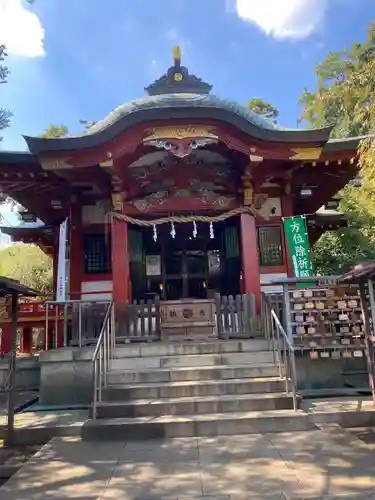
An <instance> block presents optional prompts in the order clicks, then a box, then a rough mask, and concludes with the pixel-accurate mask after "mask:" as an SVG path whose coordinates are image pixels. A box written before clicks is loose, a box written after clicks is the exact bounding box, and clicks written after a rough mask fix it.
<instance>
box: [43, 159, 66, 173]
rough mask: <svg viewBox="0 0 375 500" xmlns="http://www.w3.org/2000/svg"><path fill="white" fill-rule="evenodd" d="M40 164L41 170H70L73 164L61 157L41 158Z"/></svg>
mask: <svg viewBox="0 0 375 500" xmlns="http://www.w3.org/2000/svg"><path fill="white" fill-rule="evenodd" d="M40 164H41V166H42V168H43V170H70V169H72V168H73V165H71V164H70V163H67V162H66V159H62V158H41V159H40Z"/></svg>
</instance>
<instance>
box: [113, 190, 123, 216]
mask: <svg viewBox="0 0 375 500" xmlns="http://www.w3.org/2000/svg"><path fill="white" fill-rule="evenodd" d="M112 205H113V210H115V211H117V212H122V208H123V201H122V194H121V193H112Z"/></svg>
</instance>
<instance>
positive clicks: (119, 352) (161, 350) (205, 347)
mask: <svg viewBox="0 0 375 500" xmlns="http://www.w3.org/2000/svg"><path fill="white" fill-rule="evenodd" d="M267 350H268V344H267V341H266V340H265V339H259V338H258V339H246V340H214V341H211V342H168V343H163V342H155V343H148V344H128V345H124V346H121V347H119V346H116V348H115V349H114V353H113V356H114V357H115V358H145V357H165V356H189V355H193V354H195V355H197V354H224V353H230V352H257V351H267Z"/></svg>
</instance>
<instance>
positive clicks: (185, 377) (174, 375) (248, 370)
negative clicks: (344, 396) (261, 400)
mask: <svg viewBox="0 0 375 500" xmlns="http://www.w3.org/2000/svg"><path fill="white" fill-rule="evenodd" d="M277 376H278V368H277V366H275V365H273V364H268V365H267V364H264V365H260V366H255V365H240V366H235V365H221V366H220V365H218V366H200V367H198V368H196V367H189V366H183V367H177V368H170V369H168V368H166V369H163V368H159V369H155V370H152V369H151V370H144V371H133V370H123V371H120V370H114V371H111V372H109V373H108V383H109V384H115V385H122V384H123V385H125V384H139V383H150V382H185V381H189V380H228V379H233V378H262V377H277Z"/></svg>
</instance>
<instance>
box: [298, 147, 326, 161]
mask: <svg viewBox="0 0 375 500" xmlns="http://www.w3.org/2000/svg"><path fill="white" fill-rule="evenodd" d="M292 153H294V154H293V155H292V156H291V159H292V160H318V159H319V158H320V155H321V154H322V148H295V149H292Z"/></svg>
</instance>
